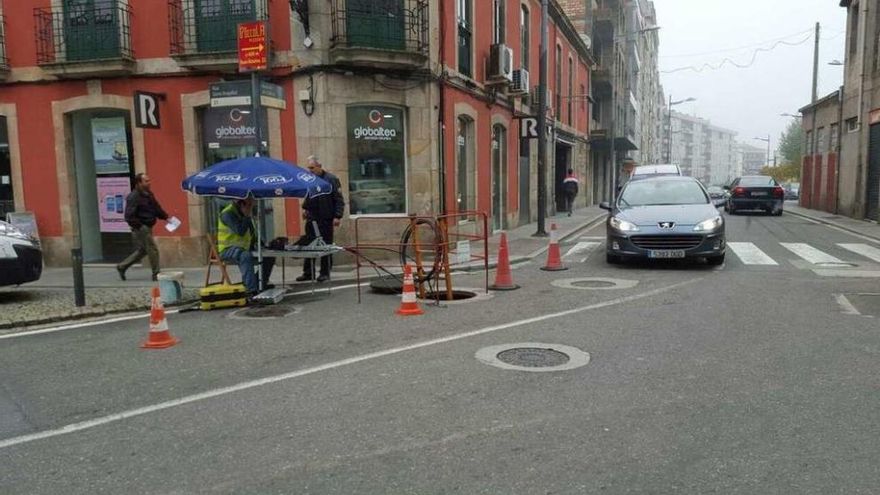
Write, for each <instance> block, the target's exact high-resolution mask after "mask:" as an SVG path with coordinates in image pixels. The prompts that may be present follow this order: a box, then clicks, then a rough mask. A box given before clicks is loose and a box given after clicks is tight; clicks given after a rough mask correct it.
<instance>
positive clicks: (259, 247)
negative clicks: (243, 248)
mask: <svg viewBox="0 0 880 495" xmlns="http://www.w3.org/2000/svg"><path fill="white" fill-rule="evenodd" d="M262 231H263V200H261V199H258V200H257V277H258V278H257V284H258V285H257V287H259V288H260V292H263V289H265V287H263V241H262V239H261V233H262Z"/></svg>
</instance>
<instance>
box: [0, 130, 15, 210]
mask: <svg viewBox="0 0 880 495" xmlns="http://www.w3.org/2000/svg"><path fill="white" fill-rule="evenodd" d="M6 126H7V123H6V117H0V220H6V214H7V213H12V212H14V211H15V195H14V193H13V189H12V159H11V157H10V155H9V133H8V128H7V127H6Z"/></svg>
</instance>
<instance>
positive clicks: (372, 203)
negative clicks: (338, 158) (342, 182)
mask: <svg viewBox="0 0 880 495" xmlns="http://www.w3.org/2000/svg"><path fill="white" fill-rule="evenodd" d="M347 117H348V191H349V198H348V199H349V201H348V204H349V213H350V214H352V215H364V214H375V213H406V135H405V134H406V133H405V129H406V127H405V123H404V121H403V119H404V112H403V110H401V109H399V108H394V107H383V106H375V105H356V106H351V107H348V111H347Z"/></svg>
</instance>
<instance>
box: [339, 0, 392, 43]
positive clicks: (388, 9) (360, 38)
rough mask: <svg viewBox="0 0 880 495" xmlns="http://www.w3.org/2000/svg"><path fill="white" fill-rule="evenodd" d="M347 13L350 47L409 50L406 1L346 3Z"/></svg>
mask: <svg viewBox="0 0 880 495" xmlns="http://www.w3.org/2000/svg"><path fill="white" fill-rule="evenodd" d="M345 10H346V19H345V30H346V32H347V33H348V44H349V46H356V47H365V48H380V49H385V50H404V49H405V48H406V37H405V34H404V23H405V21H406V18H405V9H404V5H403V0H346V2H345Z"/></svg>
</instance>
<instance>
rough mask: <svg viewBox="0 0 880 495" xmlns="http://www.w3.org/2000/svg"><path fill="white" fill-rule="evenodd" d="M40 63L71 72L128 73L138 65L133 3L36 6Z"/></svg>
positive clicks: (107, 0)
mask: <svg viewBox="0 0 880 495" xmlns="http://www.w3.org/2000/svg"><path fill="white" fill-rule="evenodd" d="M34 20H35V22H36V31H35V32H36V42H37V63H38V64H39V65H41V66H43V68H44V69H46V70H47V71H49V72H55V73H58V74H65V75H69V76H79V77H89V76H95V75H112V74H125V73H129V72H131V71H132V70H133V69H134V57H133V54H132V50H131V7H130V6H129V5H127V4H126V3H125V2H122V1H119V0H95V1H94V2H90V3H80V4H77V5H69V4H65V6H64V7H59V8H50V7H45V8H42V7H40V8H36V9H34Z"/></svg>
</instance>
